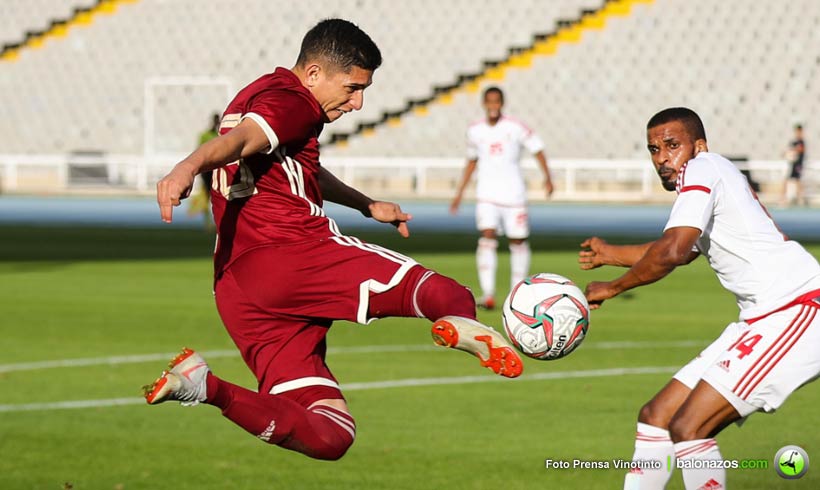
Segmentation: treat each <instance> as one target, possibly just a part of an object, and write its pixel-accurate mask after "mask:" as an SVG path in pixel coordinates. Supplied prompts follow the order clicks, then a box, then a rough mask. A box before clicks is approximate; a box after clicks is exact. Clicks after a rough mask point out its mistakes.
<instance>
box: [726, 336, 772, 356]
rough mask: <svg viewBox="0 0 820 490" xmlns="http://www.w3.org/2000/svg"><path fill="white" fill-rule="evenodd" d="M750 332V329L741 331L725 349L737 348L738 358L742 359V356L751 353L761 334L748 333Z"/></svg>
mask: <svg viewBox="0 0 820 490" xmlns="http://www.w3.org/2000/svg"><path fill="white" fill-rule="evenodd" d="M750 333H751V331H750V330H747V331H745V332H743V335H741V336H740V337H739V338H738V339H737V340H736V341H735V342H734V343H733V344H732V345H730V346H729V348H728V349H726V350H727V351H731V350H733V349H737V350H738V351H739V352H738V354H737V358H738V359H743V358H744V357H746V356H748V355H749V354H751V353H752V350H753V349H754V348H755V345H757V343H758V342H760V339H762V338H763V336H762V335H760V334H754V335H749V334H750Z"/></svg>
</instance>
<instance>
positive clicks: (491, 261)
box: [475, 237, 498, 298]
mask: <svg viewBox="0 0 820 490" xmlns="http://www.w3.org/2000/svg"><path fill="white" fill-rule="evenodd" d="M475 256H476V265H477V266H478V284H479V286H481V292H482V294H483V295H484V296H483V298H491V297H493V296H495V269H496V267H498V240H496V239H495V238H485V237H481V238H479V239H478V249H476V255H475Z"/></svg>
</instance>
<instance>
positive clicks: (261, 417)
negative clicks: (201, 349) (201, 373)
mask: <svg viewBox="0 0 820 490" xmlns="http://www.w3.org/2000/svg"><path fill="white" fill-rule="evenodd" d="M207 383H208V388H207V393H208V400H207V401H206V403H208V404H211V405H215V406H217V407H219V408H221V409H222V415H224V416H225V417H226V418H228V419H229V420H231V421H232V422H233V423H235V424H236V425H238V426H240V427H242V428H243V429H245V430H246V431H248V432H250V433H251V434H253V435H254V436H256V437H258V438H259V439H261V440H262V441H264V442H267V443H269V444H276V445H278V446H281V447H284V448H287V449H291V450H293V451H297V452H300V453H302V454H305V455H307V456H310V457H311V458H316V459H328V460H336V459H339V458H341V457H342V456H343V455H344V454H345V452H347V449H348V448H349V447H350V445H351V444H353V439H354V438H355V435H356V424H355V422H354V421H353V418H352V417H351V416H350V414H348V413H346V412H343V411H341V410H338V409H336V408H333V407H329V406H326V405H316V406H314V407H312V408H310V409H307V408H305V407H303V406H302V405H299V404H298V403H296V402H294V401H293V400H290V399H288V398H285V397H284V396H282V395H268V394H264V393H257V392H255V391H251V390H248V389H245V388H242V387H241V386H237V385H234V384H232V383H229V382H227V381H224V380H221V379H219V378H217V377H216V376H214V375H213V374H210V373H209V374H208V379H207Z"/></svg>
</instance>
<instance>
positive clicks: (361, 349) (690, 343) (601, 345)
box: [0, 340, 709, 373]
mask: <svg viewBox="0 0 820 490" xmlns="http://www.w3.org/2000/svg"><path fill="white" fill-rule="evenodd" d="M708 343H709V341H707V340H671V341H665V342H652V341H619V342H590V343H588V344H585V345H584V347H583V348H584V349H587V350H589V349H605V350H609V349H657V348H667V347H668V348H673V347H694V346H698V345H702V346H706V345H707V344H708ZM439 349H440V347H437V346H435V345H423V344H419V345H361V346H353V347H330V348H328V353H329V354H332V355H343V354H373V353H390V352H423V351H433V350H439ZM201 354H202V355H203V356H204V357H205V358H206V359H220V358H226V357H239V353H238V352H237V351H236V350H214V351H203V352H201ZM176 355H177V353H176V352H163V353H158V354H134V355H125V356H109V357H87V358H80V359H54V360H50V361H33V362H21V363H15V364H0V373H10V372H16V371H37V370H40V369H55V368H74V367H86V366H100V365H105V366H114V365H119V364H139V363H144V362H156V361H167V360H169V359H171V358H173V357H174V356H176Z"/></svg>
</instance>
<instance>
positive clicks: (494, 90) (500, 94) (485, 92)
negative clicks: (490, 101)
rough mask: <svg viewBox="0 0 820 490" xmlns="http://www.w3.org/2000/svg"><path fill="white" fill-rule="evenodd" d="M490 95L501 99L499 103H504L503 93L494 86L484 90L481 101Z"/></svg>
mask: <svg viewBox="0 0 820 490" xmlns="http://www.w3.org/2000/svg"><path fill="white" fill-rule="evenodd" d="M492 93H496V94H498V96H499V97H501V102H504V92H503V91H502V90H501V89H500V88H498V87H496V86H495V85H493V86H491V87H487V88H485V89H484V95H483V96H482V99H481V100H487V95H488V94H492Z"/></svg>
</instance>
